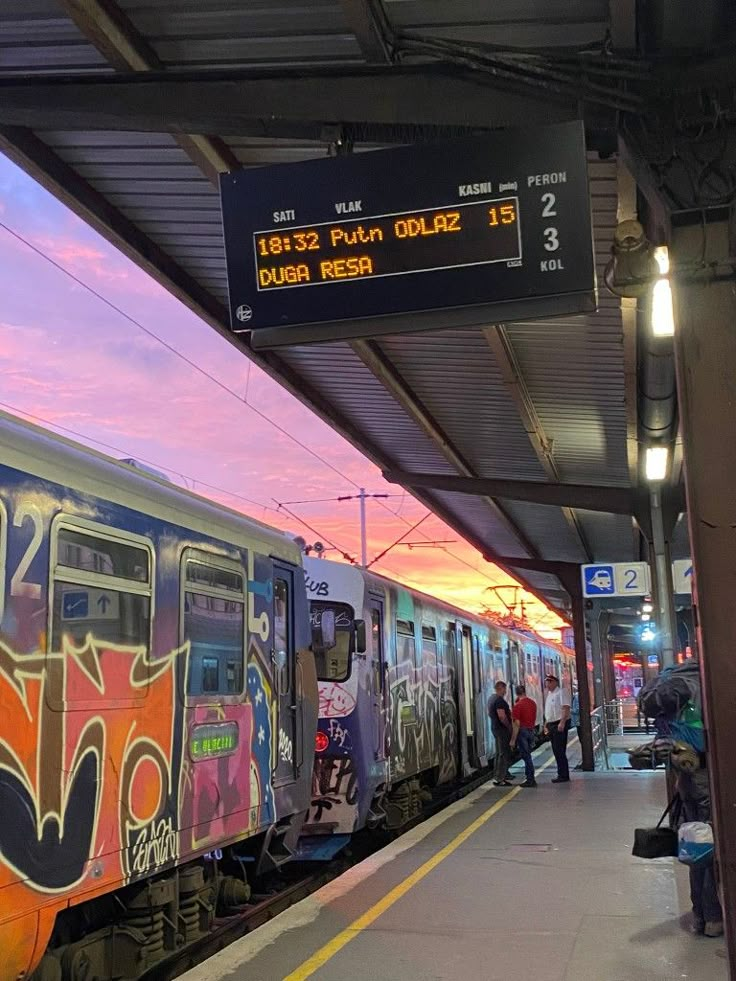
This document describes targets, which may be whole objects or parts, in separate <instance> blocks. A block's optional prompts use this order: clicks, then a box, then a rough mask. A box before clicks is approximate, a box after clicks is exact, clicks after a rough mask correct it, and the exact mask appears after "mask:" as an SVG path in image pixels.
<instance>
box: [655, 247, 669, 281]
mask: <svg viewBox="0 0 736 981" xmlns="http://www.w3.org/2000/svg"><path fill="white" fill-rule="evenodd" d="M654 258H655V259H656V261H657V265H658V266H659V274H660V276H666V275H668V273H669V271H670V250H669V249H668V248H667V246H666V245H658V246H657V248H656V249H655V250H654Z"/></svg>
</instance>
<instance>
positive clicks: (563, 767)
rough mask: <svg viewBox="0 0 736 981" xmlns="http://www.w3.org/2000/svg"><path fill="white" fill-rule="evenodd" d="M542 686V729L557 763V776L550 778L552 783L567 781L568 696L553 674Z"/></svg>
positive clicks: (568, 774)
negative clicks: (547, 735) (545, 693)
mask: <svg viewBox="0 0 736 981" xmlns="http://www.w3.org/2000/svg"><path fill="white" fill-rule="evenodd" d="M544 686H545V688H546V689H547V697H546V698H545V700H544V731H545V733H548V734H549V738H550V742H551V743H552V752H553V753H554V754H555V763H557V776H556V777H554V778H553V779H552V783H569V782H570V768H569V766H568V763H567V733H568V731H569V729H570V696H569V695H568V694H567V692H565V691H563V690H562V688H560V679H559V678H557V677H556V676H555V675H553V674H550V675H548V676H547V678H546V679H545V681H544Z"/></svg>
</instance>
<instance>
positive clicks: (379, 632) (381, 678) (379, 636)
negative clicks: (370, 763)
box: [368, 597, 387, 761]
mask: <svg viewBox="0 0 736 981" xmlns="http://www.w3.org/2000/svg"><path fill="white" fill-rule="evenodd" d="M368 608H369V610H370V614H371V622H370V628H371V657H372V658H373V663H372V665H371V702H372V711H371V716H372V718H373V753H374V756H375V758H376V760H380V761H383V760H385V759H386V758H387V752H386V737H387V731H386V718H387V712H386V698H387V692H386V687H387V686H386V650H385V641H384V633H383V624H384V609H383V600H381V599H375V598H373V597H371V599H370V601H369V604H368Z"/></svg>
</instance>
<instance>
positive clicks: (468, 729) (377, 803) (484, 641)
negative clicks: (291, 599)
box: [301, 557, 577, 857]
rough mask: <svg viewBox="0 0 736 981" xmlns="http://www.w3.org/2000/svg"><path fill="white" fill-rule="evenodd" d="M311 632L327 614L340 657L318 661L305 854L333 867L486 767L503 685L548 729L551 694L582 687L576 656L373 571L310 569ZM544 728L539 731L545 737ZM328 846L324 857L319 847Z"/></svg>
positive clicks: (314, 565)
mask: <svg viewBox="0 0 736 981" xmlns="http://www.w3.org/2000/svg"><path fill="white" fill-rule="evenodd" d="M304 567H305V579H306V584H307V595H308V597H309V600H310V617H311V623H312V625H313V626H319V624H320V622H321V618H322V617H323V616H324V614H325V611H330V612H331V614H332V619H333V620H334V622H335V625H336V639H337V643H336V645H335V647H334V648H332V649H331V650H329V651H325V652H322V653H320V652H317V653H316V655H315V660H316V671H317V679H318V685H319V723H318V731H317V736H316V742H315V751H316V752H315V763H314V771H313V783H312V802H311V807H310V811H309V814H308V816H307V820H306V822H305V825H304V827H303V837H302V840H301V854H302V855H303V856H304V857H308V855H309V848H310V846H312V847H313V848H314V849H315V852H316V854H317V855H319V856H321V857H324V856H325V854H329V853H331V852H333V851H336V850H337V849H338V848H340V847H342V846H343V845H344V844H345V843H346V842H347V841H348V840H349V838H350V836H352V835H353V834H354V833H355V832H357V831H361V830H364V829H369V830H370V829H371V828H377V827H388V828H398V827H401V825H403V824H405V823H406V822H407V821H409V820H410V819H411V818H412V817H414V816H416V815H417V814H419V813H420V811H421V809H422V806H423V802H424V801H425V800H427V799H428V797H430V796H431V794H432V791H433V790H434V789H435V788H437V787H440V786H441V785H443V784H448V783H451V782H453V781H455V780H457V779H458V778H466V777H470V776H472V775H473V774H474V773H476V772H480V771H481V770H483V769H484V768H486V767H487V766H488V765H489V763H490V762H491V761H492V758H493V751H494V741H493V735H492V732H491V720H490V718H489V717H488V713H487V705H488V701H489V699H490V697H491V695H492V694H493V688H494V685H495V683H496V681H506V682H507V683H508V684H509V686H510V693H509V699H510V700H513V698H514V693H513V686H515V685H517V684H524V685H525V686H526V691H527V695H528V696H529V697H530V698H533V699H534V700H535V701H536V702H537V708H538V711H537V718H538V720H539V721H540V723H541V720H542V718H543V708H544V706H543V698H544V694H543V683H544V678H545V677H546V676H547V675H555V676H557V677H558V678H559V679H560V681H561V683H562V686H563V687H564V688H565V689H566V690H568V691H572V690H574V688H575V687H576V685H577V676H576V668H575V656H574V653H573V652H572V651H570V650H568V649H566V648H564V647H561V646H560V645H558V644H554V643H551V642H545V641H543V640H541V639H540V638H539V637H537V636H536V635H534V634H530V633H525V632H519V631H515V630H510V629H507V628H505V627H503V626H501V625H499V624H495V623H493V622H491V621H489V619H488V618H486V617H481V616H477V615H474V614H471V613H468V612H467V611H465V610H461V609H458V608H457V607H455V606H452V605H451V604H449V603H446V602H443V601H442V600H438V599H436V598H435V597H432V596H428V595H426V594H425V593H422V592H420V591H418V590H416V589H412V588H409V587H407V586H403V585H401V584H399V583H397V582H393V581H391V580H390V579H386V578H384V577H383V576H380V575H376V574H375V573H373V572H370V571H366V570H365V569H362V568H359V567H356V566H351V565H346V564H344V563H337V562H331V561H329V560H326V559H314V558H309V557H307V558H305V560H304ZM540 728H541V726H540ZM326 835H329V836H331V837H332V840H333V842H334V847H333V848H332V849H329V850H326V849H325V847H324V845H322V844H321V842H320V838H321V837H322V836H326Z"/></svg>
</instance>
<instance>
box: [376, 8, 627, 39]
mask: <svg viewBox="0 0 736 981" xmlns="http://www.w3.org/2000/svg"><path fill="white" fill-rule="evenodd" d="M385 5H386V9H387V11H388V16H389V18H390V19H391V22H392V23H393V24H394V25H396V27H398V28H403V29H404V30H411V31H415V32H417V33H419V34H431V35H434V36H438V37H443V38H451V39H453V40H456V41H466V42H468V43H472V44H495V45H500V46H502V47H514V48H536V47H545V48H552V47H582V46H584V45H587V44H591V43H593V42H595V41H600V40H602V39H603V37H604V36H605V33H606V29H607V27H608V0H494V2H493V3H479V2H478V0H385Z"/></svg>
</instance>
